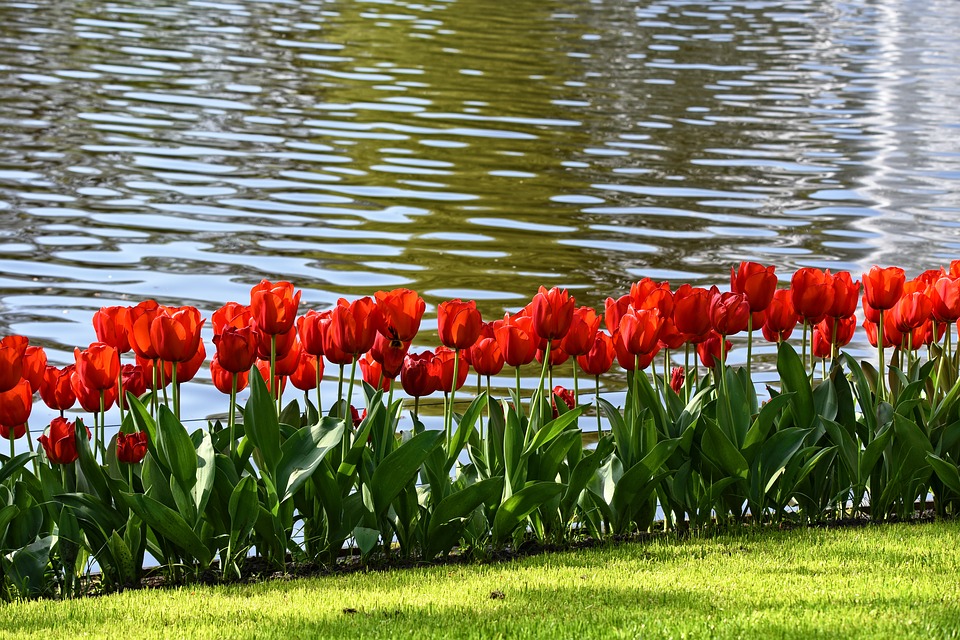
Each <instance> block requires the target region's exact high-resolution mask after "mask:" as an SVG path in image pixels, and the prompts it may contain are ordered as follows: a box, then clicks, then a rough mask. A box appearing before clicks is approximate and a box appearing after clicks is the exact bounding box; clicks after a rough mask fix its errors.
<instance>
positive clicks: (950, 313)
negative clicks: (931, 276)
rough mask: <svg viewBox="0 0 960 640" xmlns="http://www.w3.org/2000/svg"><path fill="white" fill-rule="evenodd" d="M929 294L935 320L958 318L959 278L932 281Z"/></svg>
mask: <svg viewBox="0 0 960 640" xmlns="http://www.w3.org/2000/svg"><path fill="white" fill-rule="evenodd" d="M929 295H930V303H931V305H932V309H931V311H932V313H933V317H934V318H936V320H937V322H956V321H957V320H960V278H948V277H946V276H944V277H943V278H940V279H939V280H937V281H936V282H934V283H933V286H932V287H931V288H930V294H929Z"/></svg>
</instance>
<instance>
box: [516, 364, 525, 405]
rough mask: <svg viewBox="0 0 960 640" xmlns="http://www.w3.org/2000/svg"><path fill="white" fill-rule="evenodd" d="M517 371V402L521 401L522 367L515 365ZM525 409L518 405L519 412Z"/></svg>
mask: <svg viewBox="0 0 960 640" xmlns="http://www.w3.org/2000/svg"><path fill="white" fill-rule="evenodd" d="M514 369H515V370H516V372H517V402H520V367H519V366H518V367H514ZM521 411H523V407H517V413H520V412H521Z"/></svg>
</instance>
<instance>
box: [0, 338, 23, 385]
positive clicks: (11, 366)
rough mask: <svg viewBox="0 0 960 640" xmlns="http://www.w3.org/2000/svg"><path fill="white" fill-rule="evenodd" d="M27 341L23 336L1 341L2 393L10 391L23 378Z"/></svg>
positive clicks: (0, 383)
mask: <svg viewBox="0 0 960 640" xmlns="http://www.w3.org/2000/svg"><path fill="white" fill-rule="evenodd" d="M26 350H27V339H26V338H25V337H23V336H7V337H6V338H4V339H3V340H0V392H3V391H9V390H10V389H13V388H14V387H15V386H17V385H18V384H19V383H20V379H21V378H22V377H23V354H24V353H25V352H26Z"/></svg>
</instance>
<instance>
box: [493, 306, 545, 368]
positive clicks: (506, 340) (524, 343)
mask: <svg viewBox="0 0 960 640" xmlns="http://www.w3.org/2000/svg"><path fill="white" fill-rule="evenodd" d="M494 334H495V335H496V338H497V344H498V345H499V346H500V353H501V354H502V355H503V360H504V362H506V364H508V365H510V366H511V367H520V366H523V365H525V364H529V363H531V362H533V359H534V357H536V355H537V342H538V341H537V338H536V336H535V335H534V333H533V320H532V319H531V318H530V317H529V316H512V317H511V316H505V317H504V319H503V323H502V324H500V325H499V326H497V327H496V328H495V329H494Z"/></svg>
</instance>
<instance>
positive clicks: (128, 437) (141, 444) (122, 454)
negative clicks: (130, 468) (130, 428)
mask: <svg viewBox="0 0 960 640" xmlns="http://www.w3.org/2000/svg"><path fill="white" fill-rule="evenodd" d="M146 455H147V432H146V431H135V432H134V433H123V432H120V433H118V434H117V461H118V462H121V463H123V464H137V463H140V462H142V461H143V458H144V457H145V456H146Z"/></svg>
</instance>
